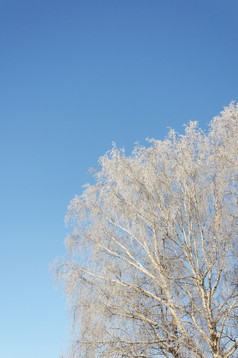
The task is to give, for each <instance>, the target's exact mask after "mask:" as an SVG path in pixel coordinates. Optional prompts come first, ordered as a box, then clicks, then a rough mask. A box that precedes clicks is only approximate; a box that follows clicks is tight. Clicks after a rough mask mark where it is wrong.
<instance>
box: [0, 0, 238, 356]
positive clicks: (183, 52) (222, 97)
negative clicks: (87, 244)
mask: <svg viewBox="0 0 238 358" xmlns="http://www.w3.org/2000/svg"><path fill="white" fill-rule="evenodd" d="M237 14H238V1H237V0H223V1H221V0H220V1H219V0H93V1H91V0H84V1H83V0H68V1H66V0H64V1H62V0H57V1H56V0H20V1H19V0H0V136H1V138H0V146H1V151H0V155H1V161H0V165H1V176H0V184H1V185H0V198H1V201H0V202H1V205H0V219H1V226H0V230H1V231H0V234H1V236H0V238H1V250H0V255H1V257H0V275H1V289H0V290H1V291H0V313H1V316H0V317H1V319H0V336H1V338H0V341H1V343H0V357H4V358H57V357H58V356H59V352H60V350H61V349H62V350H63V349H64V347H65V346H67V340H68V339H69V331H70V330H69V325H68V323H67V319H66V317H67V315H66V310H65V300H64V298H63V296H62V292H61V290H60V291H55V290H54V288H53V278H52V275H51V274H50V273H49V263H50V262H51V261H53V259H54V258H55V257H56V256H60V255H62V254H63V253H64V246H63V240H64V237H65V234H66V229H65V227H64V216H65V214H66V211H67V205H68V204H69V202H70V200H71V199H72V198H73V197H74V195H75V194H80V193H81V192H82V185H83V184H85V183H86V182H88V181H89V180H91V179H90V176H89V175H88V174H87V171H88V168H89V167H94V166H96V165H97V159H98V157H99V156H101V155H103V154H104V153H105V152H106V151H107V150H109V149H110V148H111V143H112V141H115V142H116V143H117V144H118V146H125V147H126V149H128V152H130V150H131V148H132V145H133V143H134V142H136V141H144V139H145V138H146V137H154V138H158V139H162V138H163V137H164V135H165V134H166V133H167V127H169V126H170V127H174V128H175V129H176V130H177V131H182V130H183V127H182V125H183V123H186V122H188V121H190V120H198V121H199V122H200V125H201V127H202V128H204V129H205V128H207V123H208V122H209V120H210V119H211V118H212V117H213V116H214V115H216V114H218V113H219V112H220V111H221V110H222V108H223V106H224V105H228V104H229V102H230V101H231V100H237V98H238V66H237V64H238V21H237Z"/></svg>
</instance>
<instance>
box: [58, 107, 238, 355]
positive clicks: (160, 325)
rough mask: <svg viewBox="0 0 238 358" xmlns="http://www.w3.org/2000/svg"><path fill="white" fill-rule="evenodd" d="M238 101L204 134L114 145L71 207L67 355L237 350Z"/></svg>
mask: <svg viewBox="0 0 238 358" xmlns="http://www.w3.org/2000/svg"><path fill="white" fill-rule="evenodd" d="M237 147H238V106H237V104H235V103H231V104H230V105H229V106H228V107H225V109H224V111H223V112H221V114H220V116H218V117H215V118H214V119H213V120H212V121H211V123H210V127H209V130H208V131H207V132H203V131H202V130H201V129H199V127H198V124H197V123H196V122H190V123H189V124H188V125H187V126H185V133H184V134H183V135H179V134H177V133H175V132H174V131H173V130H170V132H169V134H168V136H167V137H166V138H165V140H163V141H160V140H154V139H153V140H150V141H149V142H148V145H146V146H140V145H136V146H135V148H134V151H133V152H132V154H131V155H130V156H126V154H125V151H124V150H123V149H118V148H117V147H116V146H114V147H113V148H112V150H111V151H109V152H108V153H106V154H105V155H104V156H103V157H102V158H100V160H99V163H100V165H99V169H97V170H96V171H95V172H94V177H95V184H94V185H87V186H86V187H85V188H84V191H83V193H82V195H81V196H76V197H75V198H74V199H73V200H72V202H71V203H70V205H69V209H68V215H67V222H69V224H70V225H71V227H72V230H71V234H69V235H68V236H67V238H66V247H67V255H66V257H65V258H63V259H61V260H58V261H57V264H56V274H57V278H58V279H59V280H62V281H63V282H64V287H65V293H66V295H67V298H68V305H69V309H70V314H71V318H72V327H73V330H74V334H73V339H72V347H71V353H70V355H69V356H70V357H75V358H78V357H90V358H96V357H102V358H115V357H126V358H127V357H128V358H129V357H130V358H131V357H141V358H142V357H143V358H149V357H166V358H172V357H174V358H191V357H194V358H229V357H237V355H238V289H237V288H238V276H237V274H238V265H237V264H238V261H237V253H238V251H237V249H238V242H237V201H238V196H237V184H238V183H237V178H238V176H237V174H238V164H237V153H238V148H237Z"/></svg>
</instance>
